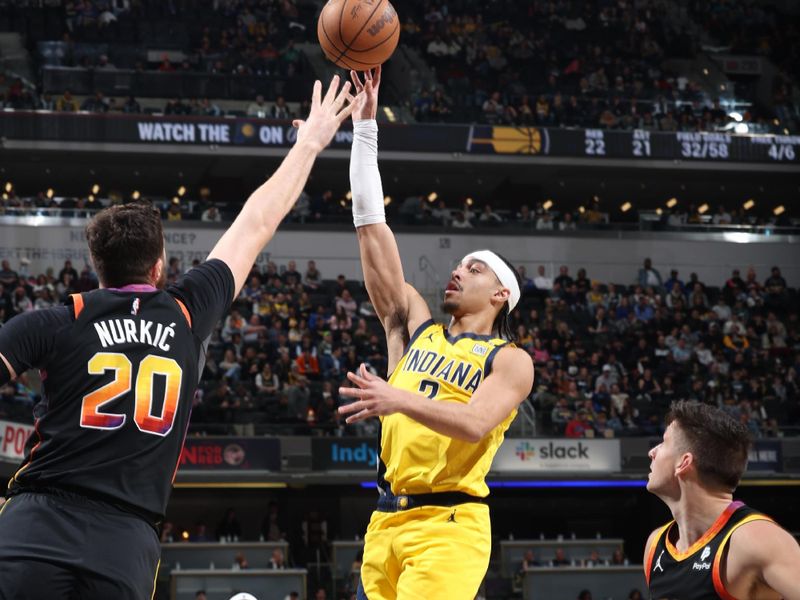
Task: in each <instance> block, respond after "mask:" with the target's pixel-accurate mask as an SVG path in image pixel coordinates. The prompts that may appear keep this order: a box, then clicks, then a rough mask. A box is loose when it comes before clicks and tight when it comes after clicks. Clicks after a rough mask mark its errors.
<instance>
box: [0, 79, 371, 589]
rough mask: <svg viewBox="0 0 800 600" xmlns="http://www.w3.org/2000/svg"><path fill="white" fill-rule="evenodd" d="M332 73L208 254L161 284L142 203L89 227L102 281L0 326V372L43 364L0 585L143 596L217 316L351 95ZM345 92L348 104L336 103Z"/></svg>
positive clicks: (161, 269) (15, 483)
mask: <svg viewBox="0 0 800 600" xmlns="http://www.w3.org/2000/svg"><path fill="white" fill-rule="evenodd" d="M349 85H350V84H349V83H346V84H345V85H344V86H343V87H342V89H341V91H340V90H339V81H338V77H335V78H334V80H333V82H332V83H331V86H330V87H329V89H328V92H327V94H326V95H325V97H324V98H323V97H322V86H321V84H320V83H319V82H316V83H315V85H314V93H313V98H312V107H311V112H310V114H309V116H308V119H307V120H306V121H295V123H294V125H295V126H296V127H297V128H298V133H297V142H296V144H295V146H294V147H293V148H292V149H291V150H290V151H289V154H288V156H287V157H286V159H285V160H284V161H283V163H282V164H281V166H280V167H279V168H278V170H277V171H276V172H275V174H274V175H273V176H272V177H271V178H270V179H269V180H268V181H267V182H266V183H265V184H264V185H262V186H261V187H260V188H258V189H257V190H256V191H255V192H254V193H253V194H252V195H251V197H250V198H249V199H248V201H247V203H245V205H244V207H243V208H242V211H241V213H240V214H239V216H238V217H237V219H236V220H235V221H234V223H233V224H232V225H231V227H230V229H228V231H227V232H226V233H225V234H224V235H223V236H222V238H221V239H220V241H219V242H218V244H217V245H216V246H215V248H214V249H213V250H212V252H211V254H210V255H209V259H208V261H207V262H206V263H204V264H202V265H200V266H198V267H195V268H194V269H192V270H191V271H189V272H188V273H186V274H185V275H183V276H182V277H180V278H179V280H178V281H177V283H176V284H174V285H171V286H169V287H167V288H166V289H163V283H164V279H165V278H164V273H165V269H166V266H165V258H166V255H165V251H164V235H163V231H162V229H161V220H160V216H159V214H158V211H156V210H155V209H153V208H152V207H151V206H149V205H148V204H145V203H135V204H130V205H124V206H116V207H113V208H110V209H107V210H105V211H103V212H101V213H100V214H98V215H97V216H96V217H95V218H94V219H93V220H92V221H91V222H90V223H89V225H88V226H87V240H88V243H89V250H90V253H91V255H92V261H93V262H94V265H95V268H96V270H97V273H98V277H99V279H100V283H101V289H99V290H96V291H93V292H89V293H85V294H75V295H73V296H72V297H71V298H70V302H68V304H67V306H61V307H56V308H51V309H47V310H43V311H39V312H31V313H26V314H22V315H19V316H17V317H15V318H14V319H12V320H11V321H9V323H8V324H7V325H6V326H5V327H3V328H2V329H0V385H2V384H4V383H5V382H7V381H8V380H9V379H13V378H15V377H16V375H17V374H18V373H22V372H24V371H25V370H27V369H30V368H38V369H39V370H40V371H41V375H42V381H43V393H42V400H41V402H39V403H38V404H37V405H36V406H35V407H34V417H35V426H34V433H33V434H32V435H31V438H30V440H29V441H28V445H27V447H26V452H25V459H24V460H23V463H22V465H21V467H20V468H19V470H18V471H17V472H16V473H15V475H14V476H13V477H12V479H11V481H10V482H9V484H8V491H7V493H6V496H7V498H8V500H7V501H6V503H5V504H4V505H3V506H2V508H1V509H0V600H12V599H13V600H26V599H36V600H38V599H45V598H46V599H48V600H50V599H56V600H58V599H62V598H63V599H68V598H70V599H72V598H81V600H95V599H96V600H110V599H112V598H113V599H115V600H117V599H122V600H127V599H130V600H146V599H147V598H150V597H151V596H152V595H153V592H154V580H155V577H156V573H157V568H158V561H159V556H160V545H159V541H158V536H157V533H156V527H157V524H158V522H159V521H160V520H161V519H162V518H163V515H164V513H165V511H166V506H167V501H168V499H169V494H170V490H171V487H172V482H173V480H174V477H175V472H176V469H177V464H178V460H179V457H180V453H181V448H182V446H183V441H184V437H185V435H186V430H187V426H188V422H189V416H190V413H191V406H192V397H193V395H194V391H195V389H196V387H197V383H198V380H199V377H200V373H201V371H202V367H203V360H204V355H205V350H204V344H205V342H206V340H207V338H208V337H209V335H210V333H211V331H212V329H213V327H214V325H215V324H216V322H217V321H218V320H219V319H220V318H221V317H222V316H223V314H224V313H225V312H226V310H227V309H228V307H229V305H230V303H231V302H232V300H233V299H234V298H235V297H236V295H237V294H238V291H239V290H240V289H241V287H242V285H243V283H244V280H245V278H246V277H247V274H248V273H249V271H250V268H251V267H252V265H253V262H254V261H255V259H256V256H257V255H258V253H259V252H260V251H261V250H262V248H263V247H264V245H265V244H266V243H267V242H268V241H269V240H270V239H271V238H272V235H273V234H274V232H275V230H276V229H277V227H278V224H279V223H280V222H281V220H282V219H283V218H284V217H285V216H286V214H287V213H288V211H289V209H290V208H291V207H292V205H293V204H294V201H295V200H296V198H297V197H298V196H299V194H300V192H301V191H302V189H303V186H304V185H305V182H306V180H307V178H308V175H309V172H310V170H311V167H312V165H313V163H314V160H315V158H316V156H317V154H318V153H319V152H320V151H321V150H322V149H323V148H324V147H325V146H327V144H328V143H329V142H330V140H331V138H332V137H333V135H334V133H335V132H336V130H337V129H338V128H339V125H340V124H341V122H342V121H343V120H344V119H345V118H347V117H348V116H349V114H350V112H351V111H352V110H353V108H354V107H355V102H358V101H360V99H359V100H356V99H354V98H353V97H352V96H351V95H350V94H349ZM346 103H347V105H346Z"/></svg>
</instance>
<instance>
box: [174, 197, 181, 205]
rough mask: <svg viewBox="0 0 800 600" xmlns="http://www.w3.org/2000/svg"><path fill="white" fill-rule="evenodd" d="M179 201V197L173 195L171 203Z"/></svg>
mask: <svg viewBox="0 0 800 600" xmlns="http://www.w3.org/2000/svg"><path fill="white" fill-rule="evenodd" d="M180 202H181V199H180V198H178V197H177V196H173V197H172V203H173V204H180Z"/></svg>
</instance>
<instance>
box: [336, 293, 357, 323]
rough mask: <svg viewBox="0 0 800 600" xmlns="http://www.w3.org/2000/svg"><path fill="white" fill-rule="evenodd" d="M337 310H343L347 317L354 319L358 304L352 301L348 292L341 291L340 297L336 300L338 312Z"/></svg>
mask: <svg viewBox="0 0 800 600" xmlns="http://www.w3.org/2000/svg"><path fill="white" fill-rule="evenodd" d="M339 308H342V309H344V311H345V313H347V316H348V317H350V318H351V319H352V318H353V317H355V315H356V310H357V309H358V304H357V303H356V301H355V300H354V299H353V296H352V295H351V294H350V291H349V290H346V289H345V290H342V294H341V296H339V297H338V298H337V299H336V310H337V312H338V310H339Z"/></svg>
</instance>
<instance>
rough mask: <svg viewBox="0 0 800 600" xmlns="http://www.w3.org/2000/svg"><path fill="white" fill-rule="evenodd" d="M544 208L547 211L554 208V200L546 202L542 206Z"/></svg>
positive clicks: (550, 199)
mask: <svg viewBox="0 0 800 600" xmlns="http://www.w3.org/2000/svg"><path fill="white" fill-rule="evenodd" d="M542 208H543V209H545V210H550V209H551V208H553V199H552V198H548V199H547V200H545V201H544V204H542Z"/></svg>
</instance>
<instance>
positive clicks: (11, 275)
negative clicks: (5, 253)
mask: <svg viewBox="0 0 800 600" xmlns="http://www.w3.org/2000/svg"><path fill="white" fill-rule="evenodd" d="M18 282H19V275H17V272H16V271H14V270H13V269H12V268H11V264H10V263H9V262H8V261H7V260H3V261H2V262H0V284H2V285H3V286H5V288H8V289H13V288H15V287H16V286H17V283H18Z"/></svg>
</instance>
